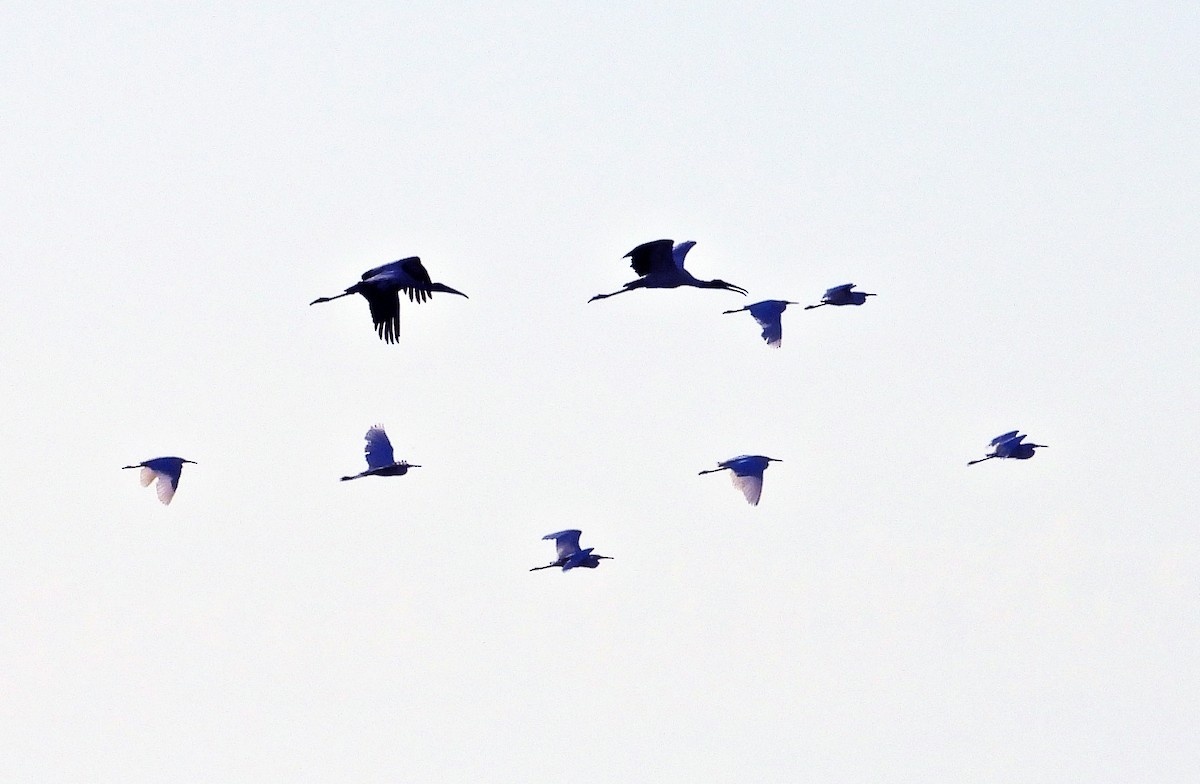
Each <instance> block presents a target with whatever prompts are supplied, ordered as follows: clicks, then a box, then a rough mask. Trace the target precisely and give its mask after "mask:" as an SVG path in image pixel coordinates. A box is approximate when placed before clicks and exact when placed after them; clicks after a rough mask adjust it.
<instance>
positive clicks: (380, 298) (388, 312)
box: [362, 288, 400, 343]
mask: <svg viewBox="0 0 1200 784" xmlns="http://www.w3.org/2000/svg"><path fill="white" fill-rule="evenodd" d="M362 295H363V296H364V297H366V298H367V304H368V305H370V307H371V321H372V322H374V324H375V332H376V333H377V334H378V335H379V337H380V338H381V339H382V340H383V341H384V342H385V343H395V342H397V341H398V340H400V295H399V294H398V293H396V292H395V291H383V290H380V289H375V288H372V289H369V290H364V291H362Z"/></svg>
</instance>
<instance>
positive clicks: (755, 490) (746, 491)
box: [730, 473, 763, 506]
mask: <svg viewBox="0 0 1200 784" xmlns="http://www.w3.org/2000/svg"><path fill="white" fill-rule="evenodd" d="M730 477H732V479H733V486H734V487H736V488H737V489H738V490H741V491H742V495H744V496H746V500H747V501H748V502H749V503H750V504H751V505H752V506H758V499H759V497H760V496H761V495H762V483H763V480H762V476H761V475H760V474H749V475H746V476H743V475H741V474H738V473H731V474H730Z"/></svg>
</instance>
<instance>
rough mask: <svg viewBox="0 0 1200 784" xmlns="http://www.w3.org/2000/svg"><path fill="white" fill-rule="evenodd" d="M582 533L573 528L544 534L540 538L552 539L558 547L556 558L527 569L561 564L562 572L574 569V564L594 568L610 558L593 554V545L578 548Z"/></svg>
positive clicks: (546, 567) (552, 566) (533, 570)
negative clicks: (602, 560) (543, 564)
mask: <svg viewBox="0 0 1200 784" xmlns="http://www.w3.org/2000/svg"><path fill="white" fill-rule="evenodd" d="M581 533H583V532H582V531H578V530H576V529H574V528H572V529H570V530H567V531H557V532H555V533H552V534H546V535H545V536H543V537H542V539H553V540H554V542H555V545H556V546H557V548H558V558H556V559H555V560H554V561H553V562H552V563H548V564H546V565H545V566H535V567H533V568H532V569H530V570H529V571H531V572H536V571H537V570H539V569H553V568H554V567H556V566H561V567H562V570H563V571H564V572H566V571H570V570H571V569H574V568H575V567H576V566H582V567H583V568H584V569H595V568H596V567H597V566H599V565H600V560H601V559H605V560H610V561H611V560H612V558H611V557H610V556H607V555H593V554H592V550H594V549H595V548H594V547H589V548H587V549H586V550H581V549H579V535H580V534H581Z"/></svg>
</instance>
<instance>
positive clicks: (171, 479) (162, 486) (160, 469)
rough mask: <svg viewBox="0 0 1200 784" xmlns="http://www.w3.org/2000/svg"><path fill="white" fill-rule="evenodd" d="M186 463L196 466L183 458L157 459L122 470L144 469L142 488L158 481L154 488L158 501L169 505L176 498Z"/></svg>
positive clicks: (128, 466) (124, 467) (192, 461)
mask: <svg viewBox="0 0 1200 784" xmlns="http://www.w3.org/2000/svg"><path fill="white" fill-rule="evenodd" d="M184 463H191V464H192V465H195V464H196V461H195V460H184V459H183V458H182V457H156V458H153V459H151V460H146V461H145V462H142V463H138V464H137V465H127V466H121V469H122V470H124V469H126V468H140V469H142V476H141V479H142V487H145V486H146V485H148V484H150V483H151V482H153V481H154V480H155V479H157V480H158V484H156V485H155V486H154V490H155V492H157V493H158V500H159V501H162V502H163V503H164V504H169V503H171V499H172V498H174V497H175V489H176V488H177V487H179V475H180V474H181V473H183V464H184Z"/></svg>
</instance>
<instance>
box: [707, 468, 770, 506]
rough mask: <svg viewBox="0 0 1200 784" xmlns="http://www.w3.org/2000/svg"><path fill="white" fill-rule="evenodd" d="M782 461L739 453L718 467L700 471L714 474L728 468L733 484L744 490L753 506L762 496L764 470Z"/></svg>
mask: <svg viewBox="0 0 1200 784" xmlns="http://www.w3.org/2000/svg"><path fill="white" fill-rule="evenodd" d="M782 462H783V461H782V460H779V459H777V458H774V457H766V456H765V455H739V456H738V457H735V458H732V459H730V460H726V461H724V462H721V463H717V466H718V467H717V468H710V469H708V470H706V471H701V472H700V473H701V474H713V473H716V472H718V471H724V470H726V469H728V470H729V472H730V478H731V479H732V480H733V486H734V487H736V488H737V489H738V490H740V491H741V492H742V495H744V496H745V497H746V501H747V502H748V503H749V504H750V505H751V506H758V499H759V498H760V497H761V496H762V483H763V472H764V471H766V470H767V466H769V465H770V464H771V463H782Z"/></svg>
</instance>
